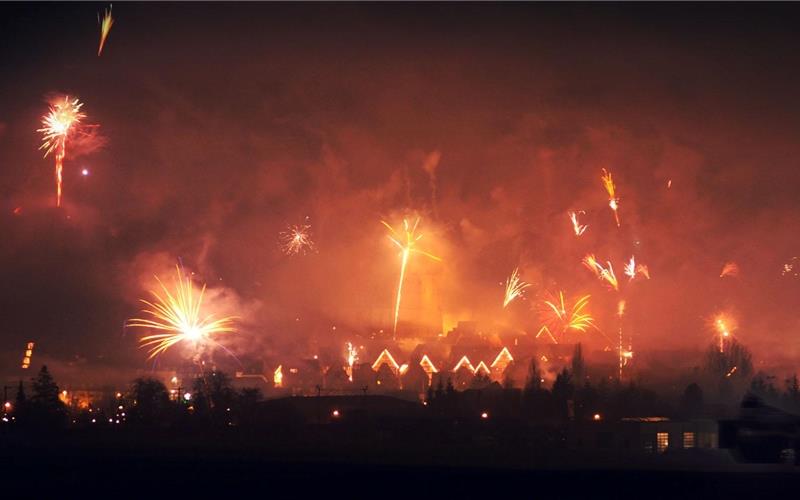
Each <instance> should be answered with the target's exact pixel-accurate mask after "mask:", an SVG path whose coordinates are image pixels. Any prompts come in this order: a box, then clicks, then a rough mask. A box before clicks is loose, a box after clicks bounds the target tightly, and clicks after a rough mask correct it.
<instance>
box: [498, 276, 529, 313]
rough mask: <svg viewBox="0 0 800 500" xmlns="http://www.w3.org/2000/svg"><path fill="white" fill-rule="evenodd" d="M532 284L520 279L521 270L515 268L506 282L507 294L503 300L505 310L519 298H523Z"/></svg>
mask: <svg viewBox="0 0 800 500" xmlns="http://www.w3.org/2000/svg"><path fill="white" fill-rule="evenodd" d="M530 286H531V284H530V283H526V282H524V281H522V280H521V279H520V278H519V269H518V268H514V271H513V272H512V273H511V276H509V277H508V279H507V280H506V293H505V296H504V298H503V308H505V307H507V306H508V304H510V303H511V302H513V301H514V299H516V298H517V297H521V296H522V293H523V292H524V291H525V289H526V288H528V287H530Z"/></svg>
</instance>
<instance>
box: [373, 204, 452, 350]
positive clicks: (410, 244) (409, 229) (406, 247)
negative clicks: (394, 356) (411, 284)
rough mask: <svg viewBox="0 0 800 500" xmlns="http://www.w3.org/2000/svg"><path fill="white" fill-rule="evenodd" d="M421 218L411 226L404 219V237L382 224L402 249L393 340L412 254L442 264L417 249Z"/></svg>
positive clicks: (439, 259) (420, 236) (382, 222)
mask: <svg viewBox="0 0 800 500" xmlns="http://www.w3.org/2000/svg"><path fill="white" fill-rule="evenodd" d="M419 220H420V218H419V217H417V219H416V220H415V221H414V224H409V223H408V219H403V235H402V236H401V235H400V234H399V233H398V232H397V231H395V230H394V228H392V226H390V225H389V224H388V223H387V222H385V221H381V224H383V225H384V226H386V228H387V229H388V230H389V232H390V234H389V240H390V241H391V242H392V243H394V244H395V245H397V247H398V248H399V249H400V280H399V282H398V284H397V298H396V300H395V306H394V327H393V328H392V338H396V337H397V320H398V318H399V317H400V300H401V298H402V296H403V281H405V277H406V266H407V265H408V258H409V257H410V256H411V254H412V253H418V254H421V255H424V256H426V257H428V258H429V259H433V260H435V261H439V262H441V260H442V259H441V258H439V257H437V256H435V255H432V254H429V253H428V252H425V251H423V250H420V249H418V248H416V244H417V242H418V241H419V240H420V239H421V238H422V235H421V234H419V235H418V234H416V232H417V226H418V225H419Z"/></svg>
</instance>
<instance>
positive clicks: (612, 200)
mask: <svg viewBox="0 0 800 500" xmlns="http://www.w3.org/2000/svg"><path fill="white" fill-rule="evenodd" d="M600 179H601V180H602V181H603V187H604V188H605V189H606V192H607V193H608V206H609V207H611V210H612V211H613V212H614V220H615V221H616V223H617V227H619V214H618V212H617V211H618V210H619V198H617V194H616V189H617V188H616V186H615V185H614V181H613V179H611V172H608V171H607V170H606V169H603V175H602V176H601V177H600Z"/></svg>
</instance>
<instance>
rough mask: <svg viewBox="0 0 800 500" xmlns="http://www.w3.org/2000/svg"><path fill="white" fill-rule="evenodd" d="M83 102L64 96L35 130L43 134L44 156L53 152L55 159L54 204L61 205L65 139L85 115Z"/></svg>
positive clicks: (76, 127)
mask: <svg viewBox="0 0 800 500" xmlns="http://www.w3.org/2000/svg"><path fill="white" fill-rule="evenodd" d="M81 107H83V103H81V102H80V101H78V99H70V98H69V96H64V100H63V101H57V102H56V103H55V104H51V105H50V111H49V112H48V113H47V114H46V115H44V116H43V117H42V128H40V129H37V130H36V131H37V132H41V133H42V134H43V138H42V140H43V142H42V145H41V147H40V148H39V149H44V156H45V158H47V155H49V154H50V153H54V156H55V159H56V171H55V173H56V206H59V207H60V206H61V186H62V181H63V175H62V171H63V169H64V157H65V156H66V154H67V140H68V139H69V138H70V137H71V136H72V135H74V133H75V131H76V130H78V128H79V127H80V124H81V120H83V119H84V118H86V115H85V114H84V113H82V112H81Z"/></svg>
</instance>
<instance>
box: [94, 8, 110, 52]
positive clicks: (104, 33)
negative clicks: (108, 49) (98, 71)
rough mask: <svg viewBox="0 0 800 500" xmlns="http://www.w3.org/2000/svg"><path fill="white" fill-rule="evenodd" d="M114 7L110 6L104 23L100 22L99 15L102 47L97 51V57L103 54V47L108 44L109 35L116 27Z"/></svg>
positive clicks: (98, 17) (98, 15) (104, 16)
mask: <svg viewBox="0 0 800 500" xmlns="http://www.w3.org/2000/svg"><path fill="white" fill-rule="evenodd" d="M112 7H113V6H112V5H109V6H108V9H106V11H105V15H103V20H102V21H101V20H100V14H99V13H98V14H97V22H98V24H100V47H98V49H97V57H100V54H101V53H102V52H103V46H104V45H105V44H106V38H108V33H109V32H110V31H111V26H113V25H114V18H113V17H111V8H112Z"/></svg>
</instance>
